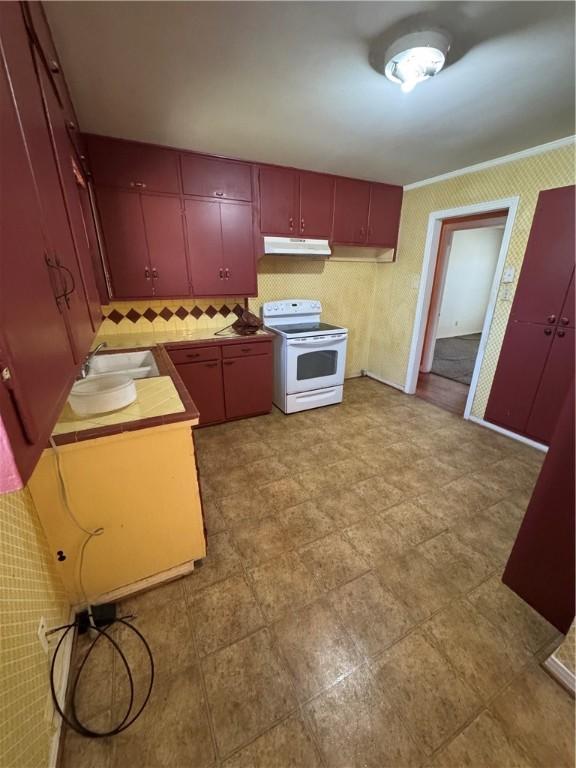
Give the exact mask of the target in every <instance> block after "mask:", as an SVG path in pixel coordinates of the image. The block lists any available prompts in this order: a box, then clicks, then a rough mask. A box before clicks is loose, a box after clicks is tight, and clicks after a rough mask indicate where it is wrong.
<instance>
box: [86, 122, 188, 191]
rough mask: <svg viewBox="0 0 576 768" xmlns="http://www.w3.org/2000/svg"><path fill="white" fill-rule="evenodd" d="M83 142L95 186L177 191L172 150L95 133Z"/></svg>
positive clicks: (177, 179)
mask: <svg viewBox="0 0 576 768" xmlns="http://www.w3.org/2000/svg"><path fill="white" fill-rule="evenodd" d="M86 142H87V147H88V156H89V158H90V168H91V170H92V174H93V176H94V181H95V183H96V185H98V186H105V187H120V188H122V189H138V190H140V191H142V190H146V191H147V192H167V193H172V194H176V195H177V194H179V193H180V180H179V177H178V153H177V152H176V151H175V150H172V149H163V148H162V147H154V146H151V145H148V144H139V143H138V142H136V141H123V140H122V139H109V138H107V137H105V136H94V135H87V136H86Z"/></svg>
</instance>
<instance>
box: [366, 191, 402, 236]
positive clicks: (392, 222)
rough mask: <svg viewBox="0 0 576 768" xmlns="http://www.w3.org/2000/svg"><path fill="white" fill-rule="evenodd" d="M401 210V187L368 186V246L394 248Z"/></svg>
mask: <svg viewBox="0 0 576 768" xmlns="http://www.w3.org/2000/svg"><path fill="white" fill-rule="evenodd" d="M401 208H402V187H394V186H390V185H389V184H371V185H370V215H369V216H368V235H367V237H366V243H367V244H368V245H381V246H385V247H388V248H394V247H396V242H397V240H398V229H399V227H400V209H401Z"/></svg>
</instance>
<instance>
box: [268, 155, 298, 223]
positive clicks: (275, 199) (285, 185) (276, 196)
mask: <svg viewBox="0 0 576 768" xmlns="http://www.w3.org/2000/svg"><path fill="white" fill-rule="evenodd" d="M259 181H260V231H261V232H262V233H265V234H269V235H286V236H288V237H289V236H291V235H292V236H296V235H297V234H298V222H297V219H298V213H299V211H298V171H294V170H292V169H291V168H277V167H268V166H262V167H261V168H260V171H259Z"/></svg>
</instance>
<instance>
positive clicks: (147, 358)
mask: <svg viewBox="0 0 576 768" xmlns="http://www.w3.org/2000/svg"><path fill="white" fill-rule="evenodd" d="M107 373H123V374H125V375H126V376H130V378H132V379H149V378H151V377H153V376H159V373H158V366H157V365H156V361H155V360H154V355H153V354H152V352H151V351H150V350H149V349H145V350H143V351H142V352H109V353H107V354H104V355H95V356H94V357H93V358H92V360H91V362H90V369H89V371H88V377H89V378H91V377H92V376H102V375H104V374H107Z"/></svg>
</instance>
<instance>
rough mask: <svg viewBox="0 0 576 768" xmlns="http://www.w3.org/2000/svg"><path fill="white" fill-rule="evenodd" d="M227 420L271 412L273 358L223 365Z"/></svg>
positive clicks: (229, 361)
mask: <svg viewBox="0 0 576 768" xmlns="http://www.w3.org/2000/svg"><path fill="white" fill-rule="evenodd" d="M223 365H224V368H223V373H224V401H225V403H226V416H227V418H229V419H239V418H241V417H243V416H253V415H256V414H258V413H267V412H268V411H270V410H271V408H272V355H271V354H267V355H252V356H249V357H234V358H230V359H226V360H224V361H223Z"/></svg>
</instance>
